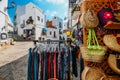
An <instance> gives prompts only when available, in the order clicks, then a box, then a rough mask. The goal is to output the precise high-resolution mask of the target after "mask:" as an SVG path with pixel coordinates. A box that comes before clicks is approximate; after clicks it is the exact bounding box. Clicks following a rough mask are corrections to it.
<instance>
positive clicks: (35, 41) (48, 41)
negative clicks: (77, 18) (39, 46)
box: [33, 40, 70, 45]
mask: <svg viewBox="0 0 120 80" xmlns="http://www.w3.org/2000/svg"><path fill="white" fill-rule="evenodd" d="M33 42H34V44H35V45H36V43H37V42H38V43H39V42H47V43H50V42H70V40H42V41H41V40H33Z"/></svg>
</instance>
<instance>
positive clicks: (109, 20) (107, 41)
mask: <svg viewBox="0 0 120 80" xmlns="http://www.w3.org/2000/svg"><path fill="white" fill-rule="evenodd" d="M81 2H82V5H81V13H82V15H81V17H80V24H81V25H82V28H83V45H80V52H81V54H82V57H83V59H84V66H85V67H84V70H83V72H82V80H120V35H119V34H120V32H119V31H120V3H119V1H118V0H82V1H81ZM91 11H93V12H91ZM85 14H87V18H86V15H85ZM90 14H92V15H90ZM88 15H90V16H88ZM93 16H94V17H95V18H94V20H95V19H96V21H94V20H93ZM85 18H86V19H85ZM89 18H90V19H89ZM97 19H98V22H97ZM92 20H93V21H92ZM87 21H88V22H89V24H88V23H87ZM90 21H92V22H90ZM86 24H87V25H86ZM93 24H94V26H92V25H93ZM99 50H100V51H99ZM95 70H96V71H95Z"/></svg>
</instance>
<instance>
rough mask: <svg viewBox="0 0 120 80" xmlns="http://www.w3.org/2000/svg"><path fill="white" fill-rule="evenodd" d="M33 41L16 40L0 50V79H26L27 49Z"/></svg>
mask: <svg viewBox="0 0 120 80" xmlns="http://www.w3.org/2000/svg"><path fill="white" fill-rule="evenodd" d="M30 47H33V42H16V44H15V45H14V46H10V47H9V48H7V49H4V50H2V51H0V80H27V60H28V55H27V54H28V49H29V48H30Z"/></svg>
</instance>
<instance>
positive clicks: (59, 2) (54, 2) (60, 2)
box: [46, 0, 65, 4]
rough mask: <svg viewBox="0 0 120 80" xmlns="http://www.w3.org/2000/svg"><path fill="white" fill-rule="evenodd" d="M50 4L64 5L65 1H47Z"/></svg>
mask: <svg viewBox="0 0 120 80" xmlns="http://www.w3.org/2000/svg"><path fill="white" fill-rule="evenodd" d="M46 1H47V2H49V3H53V4H64V3H65V0H46Z"/></svg>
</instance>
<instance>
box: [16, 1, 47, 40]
mask: <svg viewBox="0 0 120 80" xmlns="http://www.w3.org/2000/svg"><path fill="white" fill-rule="evenodd" d="M15 24H16V28H17V33H18V35H20V36H21V35H23V34H26V35H27V37H29V36H31V33H32V35H35V40H38V39H39V37H40V36H41V32H42V28H43V27H45V14H44V12H43V11H42V10H41V9H40V8H38V7H37V6H36V5H34V4H33V3H31V2H30V3H28V4H27V5H25V6H18V7H17V10H16V14H15Z"/></svg>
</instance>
